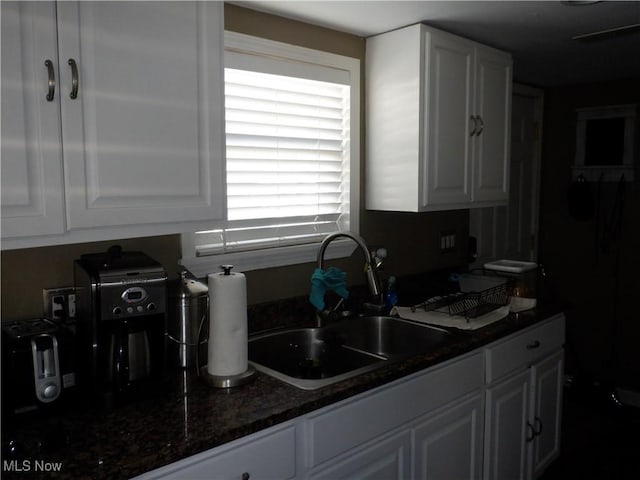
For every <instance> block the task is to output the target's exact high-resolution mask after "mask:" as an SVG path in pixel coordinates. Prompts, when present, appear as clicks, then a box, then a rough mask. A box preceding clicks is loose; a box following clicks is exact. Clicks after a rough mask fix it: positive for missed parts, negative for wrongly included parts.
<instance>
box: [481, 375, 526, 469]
mask: <svg viewBox="0 0 640 480" xmlns="http://www.w3.org/2000/svg"><path fill="white" fill-rule="evenodd" d="M530 392H531V372H530V371H529V369H526V370H523V371H522V372H521V373H518V374H517V375H515V376H513V377H510V378H509V379H507V380H504V381H502V382H499V383H496V384H495V385H493V386H491V387H489V388H488V389H487V393H486V402H487V410H486V417H485V454H484V478H485V479H486V480H489V479H491V480H515V479H525V478H528V475H527V470H526V469H527V452H528V446H529V442H530V441H531V439H532V437H533V430H532V427H531V426H530V424H529V423H528V420H529V419H528V411H529V397H530Z"/></svg>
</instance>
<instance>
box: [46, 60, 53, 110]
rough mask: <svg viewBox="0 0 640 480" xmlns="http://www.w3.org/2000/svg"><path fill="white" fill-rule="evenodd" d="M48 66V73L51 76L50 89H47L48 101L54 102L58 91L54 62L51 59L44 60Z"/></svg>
mask: <svg viewBox="0 0 640 480" xmlns="http://www.w3.org/2000/svg"><path fill="white" fill-rule="evenodd" d="M44 64H45V66H46V67H47V74H48V76H49V90H48V91H47V102H53V96H54V95H55V93H56V72H55V70H54V69H53V62H52V61H51V60H45V61H44Z"/></svg>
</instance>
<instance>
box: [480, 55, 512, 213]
mask: <svg viewBox="0 0 640 480" xmlns="http://www.w3.org/2000/svg"><path fill="white" fill-rule="evenodd" d="M476 52H477V54H476V77H475V82H476V90H475V91H476V96H475V108H474V112H475V116H476V118H475V121H476V123H477V125H476V133H475V134H474V138H475V144H474V155H473V201H474V202H499V201H506V200H507V199H508V198H509V176H508V175H509V157H510V152H509V131H510V126H511V123H510V122H511V77H512V73H511V57H509V56H507V55H505V54H503V53H501V52H495V51H494V50H492V49H488V48H482V47H477V48H476Z"/></svg>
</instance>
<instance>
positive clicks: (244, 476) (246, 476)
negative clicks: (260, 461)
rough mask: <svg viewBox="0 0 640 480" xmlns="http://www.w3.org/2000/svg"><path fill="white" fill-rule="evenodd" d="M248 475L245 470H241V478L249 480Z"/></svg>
mask: <svg viewBox="0 0 640 480" xmlns="http://www.w3.org/2000/svg"><path fill="white" fill-rule="evenodd" d="M249 477H251V475H249V473H247V472H242V477H241V478H242V480H249Z"/></svg>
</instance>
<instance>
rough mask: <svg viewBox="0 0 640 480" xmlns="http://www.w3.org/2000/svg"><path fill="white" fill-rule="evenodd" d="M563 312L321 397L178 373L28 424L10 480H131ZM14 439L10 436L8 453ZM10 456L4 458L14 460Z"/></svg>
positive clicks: (515, 323)
mask: <svg viewBox="0 0 640 480" xmlns="http://www.w3.org/2000/svg"><path fill="white" fill-rule="evenodd" d="M558 312H559V310H558V309H557V308H554V307H550V306H545V305H540V304H539V306H538V308H536V309H534V310H530V311H527V312H522V313H520V314H510V315H509V317H508V318H507V319H505V320H501V321H498V322H496V323H494V324H492V325H489V326H487V327H484V328H482V329H479V330H475V331H472V332H465V333H463V334H461V335H460V338H459V340H458V341H457V342H455V343H454V344H452V345H448V346H445V347H442V348H439V349H437V350H434V351H432V352H430V353H428V354H425V355H417V356H415V357H412V358H409V359H407V360H404V361H401V362H398V363H394V364H392V365H389V366H387V367H384V368H381V369H379V370H376V371H373V372H370V373H367V374H364V375H361V376H358V377H356V378H352V379H349V380H345V381H342V382H339V383H336V384H333V385H329V386H327V387H324V388H321V389H319V390H314V391H307V390H300V389H297V388H295V387H293V386H291V385H288V384H286V383H283V382H281V381H279V380H276V379H275V378H272V377H270V376H267V375H265V374H263V373H260V372H257V374H256V376H255V379H254V380H253V381H252V382H250V383H248V384H246V385H243V386H241V387H237V388H232V389H228V390H220V389H213V388H211V387H208V386H207V385H205V384H204V383H203V382H202V381H201V380H200V379H199V378H198V377H197V376H196V375H192V374H191V373H186V372H175V373H174V374H173V375H172V376H171V385H170V387H169V391H168V393H167V394H166V395H163V396H162V397H161V398H153V399H149V400H142V401H138V402H136V403H132V404H129V405H126V406H123V407H120V408H117V409H112V410H102V409H98V408H80V407H79V408H77V409H76V411H67V412H66V413H64V414H60V415H53V416H49V417H47V418H40V419H38V418H33V419H29V420H25V421H24V422H23V423H22V424H20V425H19V426H18V428H17V429H16V431H15V433H12V436H13V439H14V440H15V442H16V444H17V445H18V448H19V449H20V451H21V452H22V453H23V455H24V456H23V457H22V459H25V460H27V461H29V465H28V466H29V472H28V473H27V472H26V471H22V472H7V471H6V469H3V470H5V471H3V474H2V477H3V478H7V479H9V478H21V479H25V478H60V479H66V478H69V479H80V478H94V479H110V478H114V479H122V478H129V477H131V476H135V475H138V474H141V473H143V472H145V471H149V470H153V469H155V468H158V467H161V466H163V465H166V464H169V463H171V462H175V461H178V460H181V459H183V458H185V457H188V456H190V455H194V454H196V453H199V452H202V451H204V450H208V449H211V448H213V447H216V446H218V445H221V444H223V443H226V442H229V441H231V440H234V439H236V438H239V437H242V436H244V435H249V434H251V433H254V432H256V431H258V430H261V429H264V428H268V427H270V426H272V425H275V424H278V423H280V422H283V421H286V420H289V419H292V418H295V417H298V416H300V415H304V414H306V413H308V412H311V411H313V410H316V409H318V408H321V407H323V406H326V405H329V404H331V403H334V402H337V401H340V400H343V399H345V398H348V397H350V396H353V395H355V394H358V393H361V392H364V391H366V390H370V389H372V388H374V387H377V386H379V385H382V384H385V383H388V382H391V381H393V380H396V379H398V378H401V377H403V376H405V375H408V374H411V373H414V372H417V371H420V370H423V369H425V368H427V367H430V366H432V365H435V364H437V363H439V362H442V361H444V360H447V359H450V358H453V357H455V356H458V355H460V354H463V353H465V352H468V351H471V350H473V349H475V348H478V347H480V346H482V345H485V344H488V343H490V342H492V341H494V340H496V339H498V338H501V337H503V336H505V335H509V334H511V333H514V332H516V331H518V330H520V329H523V328H526V327H528V326H530V325H533V324H535V323H537V322H539V321H542V320H545V319H547V318H550V317H552V316H553V315H555V314H556V313H558ZM7 440H8V439H7V438H3V443H4V444H5V448H6V442H7ZM3 453H5V455H3V460H7V458H11V457H7V456H6V451H5V452H3ZM14 458H17V457H14ZM36 460H38V461H42V462H61V464H60V467H61V470H60V472H57V473H46V472H40V473H38V472H36V471H35V462H36ZM21 461H22V460H19V462H21ZM40 465H42V464H40Z"/></svg>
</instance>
